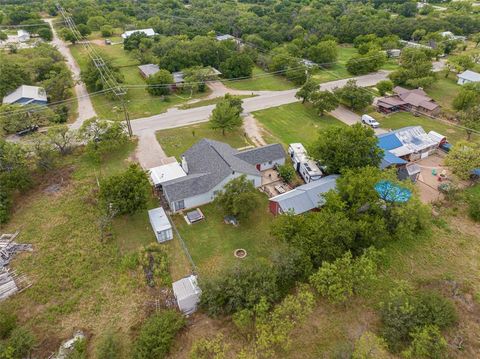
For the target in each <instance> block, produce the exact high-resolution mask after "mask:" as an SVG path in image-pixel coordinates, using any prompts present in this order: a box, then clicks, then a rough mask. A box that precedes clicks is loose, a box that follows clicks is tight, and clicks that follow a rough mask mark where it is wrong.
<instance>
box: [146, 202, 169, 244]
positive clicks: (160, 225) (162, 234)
mask: <svg viewBox="0 0 480 359" xmlns="http://www.w3.org/2000/svg"><path fill="white" fill-rule="evenodd" d="M148 217H150V224H151V225H152V229H153V232H155V236H156V237H157V241H158V242H159V243H162V242H166V241H169V240H171V239H173V230H172V225H171V224H170V221H169V220H168V217H167V214H166V213H165V211H164V209H163V208H162V207H158V208H154V209H151V210H149V211H148Z"/></svg>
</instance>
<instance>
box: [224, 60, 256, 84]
mask: <svg viewBox="0 0 480 359" xmlns="http://www.w3.org/2000/svg"><path fill="white" fill-rule="evenodd" d="M253 66H254V63H253V61H252V59H251V58H250V56H248V55H246V54H240V55H239V54H235V55H233V56H232V57H229V58H228V59H227V60H226V61H225V62H223V63H222V64H220V71H221V72H222V74H223V76H225V77H226V78H228V79H231V78H240V77H251V76H252V71H253Z"/></svg>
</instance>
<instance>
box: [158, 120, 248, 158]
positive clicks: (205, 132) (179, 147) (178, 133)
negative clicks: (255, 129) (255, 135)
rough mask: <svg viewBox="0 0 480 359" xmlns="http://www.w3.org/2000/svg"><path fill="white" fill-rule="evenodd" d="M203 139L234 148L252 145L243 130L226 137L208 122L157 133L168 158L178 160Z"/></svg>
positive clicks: (229, 133) (228, 134) (230, 133)
mask: <svg viewBox="0 0 480 359" xmlns="http://www.w3.org/2000/svg"><path fill="white" fill-rule="evenodd" d="M202 138H209V139H211V140H217V141H220V142H225V143H228V144H229V145H230V146H232V147H233V148H241V147H246V146H250V145H251V143H250V142H248V139H247V138H245V136H244V132H243V129H238V130H236V131H233V132H227V133H226V134H225V136H223V135H222V132H221V131H218V130H212V129H211V128H210V127H209V124H208V122H204V123H200V124H197V125H193V126H185V127H178V128H171V129H168V130H162V131H158V132H157V140H158V142H159V143H160V145H161V146H162V148H163V150H164V151H165V153H166V154H167V155H168V156H175V157H177V158H179V157H180V155H181V154H182V153H183V152H185V151H186V150H187V149H189V148H190V147H191V146H192V145H193V144H195V143H196V142H198V141H200V140H201V139H202Z"/></svg>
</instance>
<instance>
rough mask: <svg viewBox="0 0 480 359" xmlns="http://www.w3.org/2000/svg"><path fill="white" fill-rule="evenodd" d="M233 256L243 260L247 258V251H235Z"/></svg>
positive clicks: (240, 249)
mask: <svg viewBox="0 0 480 359" xmlns="http://www.w3.org/2000/svg"><path fill="white" fill-rule="evenodd" d="M233 255H234V256H235V257H236V258H240V259H243V258H245V257H246V256H247V251H246V250H245V249H242V248H239V249H235V251H234V252H233Z"/></svg>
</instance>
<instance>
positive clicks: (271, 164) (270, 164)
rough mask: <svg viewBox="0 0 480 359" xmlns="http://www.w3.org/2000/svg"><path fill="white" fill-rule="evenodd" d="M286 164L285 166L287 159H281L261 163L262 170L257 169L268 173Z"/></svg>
mask: <svg viewBox="0 0 480 359" xmlns="http://www.w3.org/2000/svg"><path fill="white" fill-rule="evenodd" d="M284 164H285V157H284V158H280V159H278V160H275V161H270V162H264V163H260V168H257V169H258V170H260V171H266V170H268V169H270V168H273V167H275V166H276V165H278V166H281V165H284Z"/></svg>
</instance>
